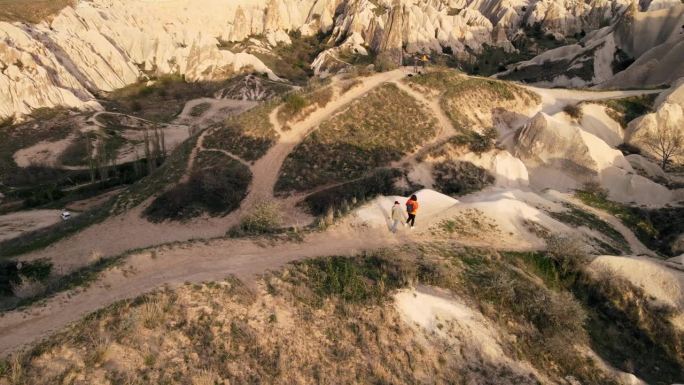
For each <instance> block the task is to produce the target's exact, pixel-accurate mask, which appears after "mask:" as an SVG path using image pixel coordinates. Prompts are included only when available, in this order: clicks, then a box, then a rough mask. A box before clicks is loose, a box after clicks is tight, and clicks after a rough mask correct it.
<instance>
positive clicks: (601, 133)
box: [580, 103, 625, 147]
mask: <svg viewBox="0 0 684 385" xmlns="http://www.w3.org/2000/svg"><path fill="white" fill-rule="evenodd" d="M581 108H582V118H581V121H580V125H581V127H582V129H583V130H585V131H587V132H589V133H591V134H594V135H596V136H597V137H599V138H601V140H603V141H604V142H606V143H607V144H608V145H609V146H611V147H617V146H619V145H621V144H622V143H624V139H625V133H624V130H623V129H622V126H620V123H618V122H616V121H615V120H613V118H611V117H610V116H608V114H607V113H606V106H603V105H600V104H593V103H590V104H584V105H582V107H581Z"/></svg>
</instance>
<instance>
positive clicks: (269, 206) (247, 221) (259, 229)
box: [230, 201, 283, 237]
mask: <svg viewBox="0 0 684 385" xmlns="http://www.w3.org/2000/svg"><path fill="white" fill-rule="evenodd" d="M282 224H283V218H282V213H281V207H280V206H279V204H278V203H276V202H273V201H265V202H259V203H257V204H256V205H254V207H253V208H252V211H251V212H249V213H248V214H247V215H246V216H245V217H244V218H243V219H242V222H240V224H239V225H238V226H237V228H235V229H232V230H231V232H230V235H232V236H235V237H242V236H253V235H269V234H275V233H276V232H278V231H280V229H281V226H282Z"/></svg>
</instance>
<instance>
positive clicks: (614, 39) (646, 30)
mask: <svg viewBox="0 0 684 385" xmlns="http://www.w3.org/2000/svg"><path fill="white" fill-rule="evenodd" d="M594 3H596V4H597V5H599V6H594V7H591V8H592V9H591V10H590V11H588V13H586V12H585V13H583V12H582V11H581V9H582V8H583V7H584V6H582V5H577V6H575V8H572V9H573V10H574V12H576V13H577V14H578V15H584V23H583V24H582V29H581V30H580V32H581V31H585V32H587V35H586V37H585V38H584V39H582V42H581V43H582V44H575V45H568V46H562V47H559V48H556V49H552V50H549V51H546V52H544V53H542V54H540V55H538V56H536V57H535V58H533V59H531V60H529V61H525V62H521V63H518V64H516V65H515V66H513V67H511V68H510V69H509V70H507V71H505V72H503V73H501V74H499V75H498V77H501V78H512V79H516V80H523V81H528V82H533V83H539V84H545V85H552V86H571V87H579V86H581V87H585V86H592V85H596V86H597V87H599V88H625V87H649V86H658V85H662V84H671V83H673V82H674V81H676V80H677V79H679V78H681V77H684V66H682V65H681V63H682V62H684V32H683V30H682V25H684V4H681V3H678V4H671V5H670V6H668V7H664V6H663V7H657V6H654V9H650V8H649V10H648V11H647V12H639V10H638V9H637V8H636V6H634V7H631V6H630V4H632V3H631V2H628V1H625V2H620V3H619V4H613V5H612V6H613V7H618V8H619V9H620V10H619V11H617V12H616V11H614V10H611V4H610V3H607V2H601V3H600V2H598V1H595V2H594ZM545 4H546V3H544V2H540V3H537V5H536V7H537V8H540V9H543V10H544V12H541V11H537V10H536V9H535V10H536V12H535V13H533V14H534V15H539V14H543V15H547V14H549V12H550V13H551V14H555V13H556V10H557V8H558V3H556V2H553V3H552V5H548V7H546V6H545ZM634 4H636V3H634ZM571 15H572V12H570V14H566V15H565V17H564V18H560V19H558V21H557V22H556V23H555V24H554V23H552V25H556V27H557V28H560V29H562V30H564V31H573V30H575V31H576V30H577V24H576V19H574V18H572V17H571ZM536 17H538V16H535V18H536ZM611 20H615V21H612V22H611ZM602 26H604V27H603V28H600V27H602ZM592 30H593V31H592ZM631 61H634V62H633V63H631ZM581 63H586V64H585V65H591V67H593V68H590V67H586V68H582V64H581ZM630 63H631V64H630ZM625 65H627V68H626V69H623V68H624V66H625ZM545 68H547V69H548V68H556V70H555V71H553V73H552V74H551V75H549V74H548V72H549V71H548V70H545ZM521 71H524V72H525V73H526V74H529V75H527V76H526V77H525V78H522V79H519V78H518V77H516V74H517V73H520V72H521ZM535 71H537V73H535ZM544 75H546V76H544Z"/></svg>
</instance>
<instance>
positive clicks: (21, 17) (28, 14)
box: [0, 0, 76, 24]
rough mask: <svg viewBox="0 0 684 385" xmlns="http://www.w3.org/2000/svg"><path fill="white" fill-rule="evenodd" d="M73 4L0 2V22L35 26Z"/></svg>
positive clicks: (72, 1)
mask: <svg viewBox="0 0 684 385" xmlns="http://www.w3.org/2000/svg"><path fill="white" fill-rule="evenodd" d="M75 4H76V0H0V21H8V22H15V21H19V22H23V23H33V24H36V23H40V22H41V21H44V20H48V19H50V18H51V17H53V16H54V15H55V14H57V13H58V12H59V11H61V10H62V9H64V8H66V7H73V6H74V5H75Z"/></svg>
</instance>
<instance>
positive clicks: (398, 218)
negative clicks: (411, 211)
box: [390, 201, 406, 233]
mask: <svg viewBox="0 0 684 385" xmlns="http://www.w3.org/2000/svg"><path fill="white" fill-rule="evenodd" d="M390 219H391V220H392V227H390V231H392V232H393V233H396V232H397V227H398V226H399V224H400V223H401V224H402V225H404V226H406V224H405V223H404V220H406V216H405V215H404V211H403V210H402V209H401V205H400V204H399V201H394V206H392V215H391V216H390Z"/></svg>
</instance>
